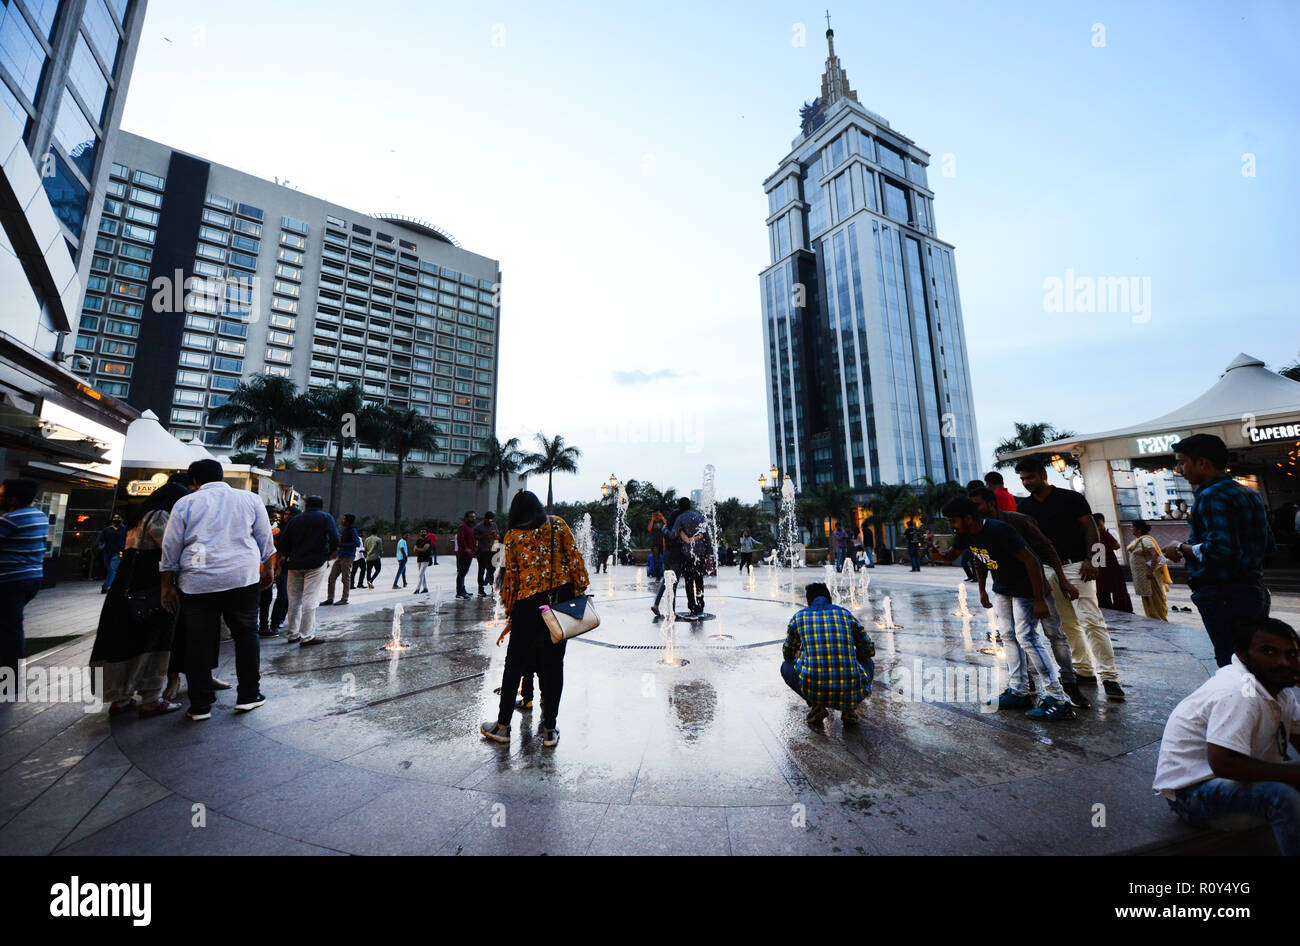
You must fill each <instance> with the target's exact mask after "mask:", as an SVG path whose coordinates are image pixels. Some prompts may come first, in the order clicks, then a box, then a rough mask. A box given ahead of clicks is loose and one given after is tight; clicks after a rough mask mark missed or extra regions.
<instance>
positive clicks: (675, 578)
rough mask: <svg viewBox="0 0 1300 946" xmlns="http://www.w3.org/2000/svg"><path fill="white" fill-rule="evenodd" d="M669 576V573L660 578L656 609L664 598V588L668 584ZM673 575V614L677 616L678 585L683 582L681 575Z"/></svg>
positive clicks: (656, 594)
mask: <svg viewBox="0 0 1300 946" xmlns="http://www.w3.org/2000/svg"><path fill="white" fill-rule="evenodd" d="M669 574H670V573H669V572H665V573H664V574H663V575H661V576H660V578H659V590H658V591H656V592H655V603H654V606H655V607H656V608H657V607H659V601H660V600H661V599H662V598H663V596H664V588H665V586H666V585H667V584H668V575H669ZM671 574H672V576H673V614H676V613H677V583H678V582H679V581H681V575H679V574H678V573H677V572H672V573H671Z"/></svg>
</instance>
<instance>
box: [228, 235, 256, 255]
mask: <svg viewBox="0 0 1300 946" xmlns="http://www.w3.org/2000/svg"><path fill="white" fill-rule="evenodd" d="M230 245H231V246H233V247H234V248H235V249H237V250H245V251H247V252H249V253H256V252H257V251H258V250H260V249H261V248H262V243H261V241H260V240H254V239H253V238H252V237H246V236H240V235H239V234H235V235H234V236H232V237H231V238H230Z"/></svg>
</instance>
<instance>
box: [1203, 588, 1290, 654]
mask: <svg viewBox="0 0 1300 946" xmlns="http://www.w3.org/2000/svg"><path fill="white" fill-rule="evenodd" d="M1192 604H1194V605H1196V610H1197V611H1200V612H1201V623H1203V624H1204V625H1205V631H1206V633H1207V634H1209V635H1210V642H1211V643H1212V644H1214V660H1215V663H1217V664H1218V665H1219V666H1220V667H1226V666H1227V665H1228V664H1230V663H1232V652H1233V647H1232V629H1233V628H1234V627H1236V626H1237V625H1238V624H1240V623H1243V622H1245V623H1249V622H1252V621H1258V620H1259V619H1260V618H1266V617H1268V609H1269V606H1270V605H1271V604H1272V596H1271V595H1269V593H1268V589H1267V588H1265V587H1264V586H1263V585H1202V586H1201V587H1199V588H1197V589H1196V590H1195V591H1193V592H1192Z"/></svg>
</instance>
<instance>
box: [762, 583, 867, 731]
mask: <svg viewBox="0 0 1300 946" xmlns="http://www.w3.org/2000/svg"><path fill="white" fill-rule="evenodd" d="M805 592H806V594H807V596H808V607H806V608H804V609H803V610H802V611H799V612H797V613H796V614H795V616H794V617H792V618H791V619H790V626H789V628H788V629H787V630H786V636H785V646H784V647H782V648H781V657H782V659H783V662H782V664H781V676H782V678H784V679H785V682H786V683H788V684H790V689H792V690H794V692H796V693H798V694H799V695H800V696H801V697H803V698H804V699H805V700H806V701H807V702H808V705H809V706H811V707H812V709H811V710H809V712H808V725H809V726H817V725H820V723H821V721H822V720H824V719H825V718H826V716H827V711H828V709H837V710H839V711H840V716H841V718H842V719H843V720H844V722H846V723H853V722H856V721H857V718H858V714H857V706H858V704H859V703H861V702H862V701H863V700H864V699H866V698H867V696H868V695H870V693H871V680H872V677H873V676H875V672H876V665H875V662H874V661H873V660H872V659H871V658H872V657H874V656H876V645H875V644H873V643H872V642H871V638H869V637H867V633H866V631H865V630H863V628H862V624H861V623H860V622H859V621H858V619H857V618H855V617H854V616H853V615H852V614H851V613H849V612H848V611H846V610H845V609H844V608H841V607H839V606H838V605H833V604H831V593H830V589H829V588H827V587H826V585H825V584H823V583H822V582H814V583H813V584H811V585H809V586H808V587H807V588H806V589H805Z"/></svg>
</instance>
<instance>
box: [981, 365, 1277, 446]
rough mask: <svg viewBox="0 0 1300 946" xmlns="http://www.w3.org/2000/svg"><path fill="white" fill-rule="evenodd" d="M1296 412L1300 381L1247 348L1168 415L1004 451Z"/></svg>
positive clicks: (1204, 425) (1071, 443)
mask: <svg viewBox="0 0 1300 946" xmlns="http://www.w3.org/2000/svg"><path fill="white" fill-rule="evenodd" d="M1297 413H1300V382H1296V381H1292V380H1290V379H1289V378H1284V377H1282V376H1281V375H1280V374H1277V373H1275V372H1273V371H1269V370H1268V369H1267V368H1266V367H1264V362H1262V361H1260V360H1259V359H1258V358H1255V357H1254V356H1252V355H1247V354H1244V353H1243V354H1239V355H1237V357H1236V358H1234V359H1232V361H1231V362H1230V363H1229V364H1228V367H1227V368H1226V369H1224V374H1223V377H1221V378H1220V379H1219V380H1218V381H1216V382H1215V383H1214V385H1212V386H1211V387H1210V389H1209V390H1207V391H1206V392H1205V393H1203V394H1201V395H1200V396H1199V397H1196V398H1193V399H1192V400H1190V401H1188V402H1187V403H1186V404H1184V405H1183V406H1182V407H1180V408H1178V409H1177V410H1173V411H1170V412H1169V413H1168V414H1162V415H1161V416H1159V417H1156V418H1153V419H1151V420H1149V421H1146V422H1144V423H1141V424H1134V425H1132V426H1129V427H1120V428H1117V429H1115V430H1107V431H1103V432H1101V433H1098V434H1087V435H1085V436H1076V437H1066V438H1063V439H1061V440H1053V441H1052V442H1051V443H1044V444H1039V445H1038V446H1035V447H1026V448H1025V449H1023V450H1013V451H1011V452H1010V453H1003V454H1000V455H999V456H1001V457H1002V458H1004V459H1009V458H1011V457H1021V456H1025V455H1026V454H1030V453H1047V452H1050V451H1052V450H1054V449H1058V448H1061V447H1069V446H1071V445H1073V444H1077V443H1084V442H1087V441H1090V440H1108V439H1111V438H1114V437H1132V436H1135V435H1138V434H1146V433H1151V432H1153V431H1159V430H1174V429H1178V428H1182V429H1192V430H1194V429H1195V428H1197V427H1208V426H1211V425H1213V424H1223V423H1232V422H1236V423H1240V422H1241V420H1242V418H1243V417H1247V416H1249V417H1254V418H1256V419H1257V420H1259V419H1262V418H1265V417H1269V416H1271V415H1273V414H1297Z"/></svg>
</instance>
